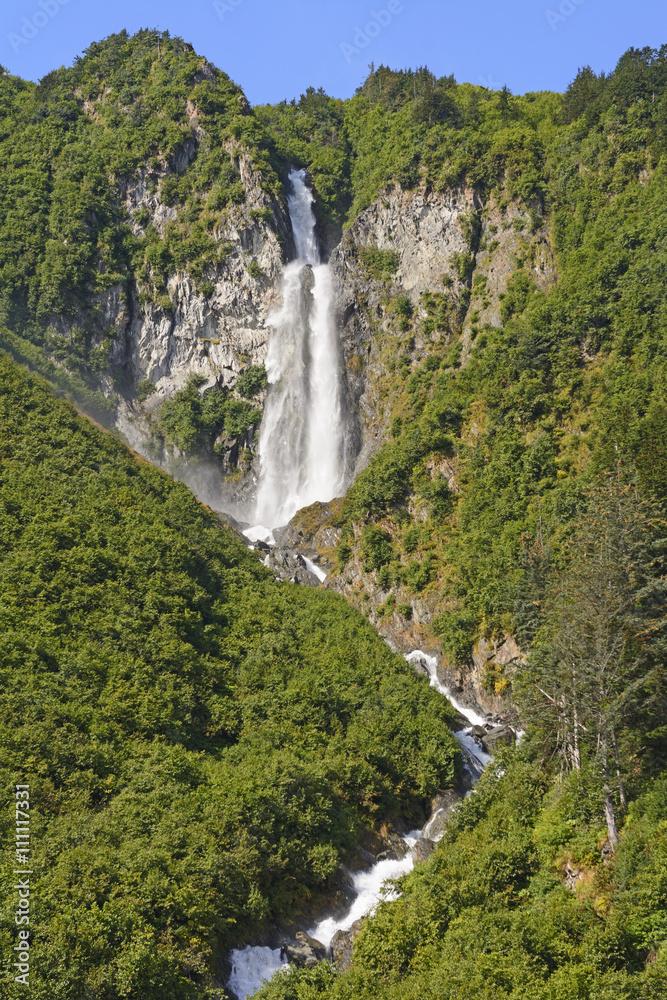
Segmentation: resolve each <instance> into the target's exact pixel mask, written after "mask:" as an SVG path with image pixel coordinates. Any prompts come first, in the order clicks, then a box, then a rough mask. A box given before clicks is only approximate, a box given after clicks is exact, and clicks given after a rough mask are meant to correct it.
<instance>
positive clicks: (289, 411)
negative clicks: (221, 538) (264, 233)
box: [254, 170, 345, 535]
mask: <svg viewBox="0 0 667 1000" xmlns="http://www.w3.org/2000/svg"><path fill="white" fill-rule="evenodd" d="M289 182H290V192H289V194H288V197H287V202H288V206H289V212H290V218H291V221H292V230H293V232H294V243H295V246H296V251H297V260H295V261H293V262H292V263H290V264H288V265H287V266H286V268H285V273H284V277H283V303H282V307H281V308H280V309H279V310H278V311H277V312H276V313H274V314H273V315H272V316H270V317H269V319H268V324H269V326H271V327H272V328H273V333H272V335H271V338H270V341H269V349H268V354H267V358H266V371H267V376H268V379H269V384H270V389H269V394H268V396H267V400H266V405H265V407H264V417H263V419H262V426H261V429H260V435H259V466H260V475H259V488H258V493H257V516H256V523H257V525H260V526H263V527H264V528H265V529H271V528H276V527H279V526H281V525H284V524H287V522H288V521H290V520H291V518H292V517H294V515H295V514H296V512H297V510H300V508H302V507H307V506H308V505H309V504H311V503H313V502H314V501H316V500H321V501H325V502H326V501H327V500H331V499H333V497H335V496H338V495H339V494H340V493H342V492H343V488H344V448H345V420H344V413H343V403H342V394H341V358H340V348H339V344H338V334H337V330H336V323H335V318H334V309H333V283H332V278H331V272H330V270H329V267H328V265H326V264H321V263H320V255H319V250H318V246H317V236H316V232H315V214H314V212H313V195H312V192H311V191H310V188H309V187H308V185H307V183H306V174H305V171H304V170H293V171H291V173H290V176H289ZM254 530H255V531H256V532H257V530H258V529H254ZM267 533H268V532H267ZM260 535H261V532H260Z"/></svg>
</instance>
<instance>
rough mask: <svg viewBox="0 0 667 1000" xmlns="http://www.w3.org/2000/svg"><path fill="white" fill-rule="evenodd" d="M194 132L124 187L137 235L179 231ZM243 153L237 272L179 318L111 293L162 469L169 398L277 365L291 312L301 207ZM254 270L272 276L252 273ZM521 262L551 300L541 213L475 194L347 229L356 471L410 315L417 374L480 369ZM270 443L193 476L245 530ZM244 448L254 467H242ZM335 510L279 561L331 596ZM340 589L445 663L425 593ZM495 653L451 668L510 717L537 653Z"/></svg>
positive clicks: (384, 414) (234, 218) (231, 263)
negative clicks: (506, 702) (146, 386)
mask: <svg viewBox="0 0 667 1000" xmlns="http://www.w3.org/2000/svg"><path fill="white" fill-rule="evenodd" d="M193 127H194V135H195V138H194V139H193V140H192V145H191V146H186V147H185V148H184V149H183V150H182V154H181V155H180V158H179V159H177V160H176V161H175V162H174V163H172V165H171V167H170V168H167V167H166V166H163V168H162V174H161V176H159V177H157V181H156V177H155V171H153V172H152V174H151V172H150V171H149V170H148V168H147V169H146V170H145V171H141V172H140V173H139V174H138V175H137V176H136V177H135V178H134V179H133V180H132V182H131V183H129V184H127V185H125V187H124V188H123V189H122V191H121V196H122V200H123V204H124V207H125V209H126V211H127V213H128V215H129V216H130V218H133V219H135V220H136V219H137V218H139V219H141V222H138V221H134V223H133V225H134V227H135V231H136V232H137V234H140V233H141V232H142V231H143V230H145V228H146V226H148V225H149V224H152V225H153V226H154V227H155V228H156V229H157V230H158V232H161V233H162V232H164V230H165V227H166V226H167V224H168V223H169V221H170V220H172V219H173V218H174V216H175V211H174V209H173V208H170V207H169V206H167V205H165V203H164V201H163V199H162V198H161V182H162V180H163V178H164V177H165V176H167V174H168V171H169V170H173V169H176V170H179V169H180V170H183V169H185V167H186V166H187V164H188V163H189V162H191V160H192V159H193V158H194V156H195V155H196V141H197V139H196V136H197V130H196V120H195V119H193ZM228 152H230V153H231V154H232V155H233V156H235V162H236V165H237V167H238V170H239V172H240V175H241V179H242V183H243V186H244V189H245V194H246V199H245V203H244V204H243V205H237V206H233V207H231V208H230V209H229V210H228V212H227V214H226V221H225V224H224V226H222V227H221V228H220V229H219V231H217V232H216V234H215V236H216V239H217V240H218V241H219V243H220V245H221V246H223V245H224V246H225V247H226V248H227V252H226V255H225V257H224V261H223V262H222V263H219V264H216V265H215V266H211V267H210V268H208V270H207V271H206V273H205V279H206V281H205V283H204V282H199V283H198V282H196V281H195V280H194V279H193V278H192V277H190V276H189V275H188V274H187V273H184V272H181V273H178V274H176V275H173V276H171V277H170V278H169V280H168V286H167V287H168V291H169V298H170V300H171V308H168V309H165V308H164V305H160V304H158V303H155V302H145V301H144V302H142V301H141V299H140V296H139V293H138V292H137V290H136V289H135V290H133V292H132V295H131V296H130V298H129V300H127V299H126V298H125V297H124V296H123V294H121V291H120V289H111V290H109V292H108V293H106V297H105V301H104V303H103V307H104V311H105V320H106V321H107V323H108V324H109V325H111V326H113V328H114V330H115V333H114V340H113V355H112V360H113V363H114V364H115V365H116V366H117V368H121V369H122V370H123V372H124V373H125V383H126V385H128V386H130V387H133V388H132V389H130V391H128V392H127V393H126V395H125V398H124V399H123V400H122V402H121V404H120V406H119V408H118V410H117V413H116V427H117V429H118V430H119V431H121V432H122V434H123V435H124V436H125V437H126V438H127V440H128V441H129V443H130V444H131V445H132V446H133V447H134V448H136V449H137V450H138V451H139V452H143V453H144V454H146V453H148V454H149V455H150V457H151V458H153V460H155V459H156V458H157V460H158V461H160V460H162V461H163V462H166V456H164V455H162V456H160V455H157V456H156V455H155V452H154V450H153V451H151V421H152V419H153V418H154V416H155V414H156V413H157V412H158V411H159V409H160V407H161V405H162V403H163V402H164V400H165V399H167V398H168V397H169V396H171V395H172V394H173V393H174V392H176V391H177V390H179V389H182V388H183V387H184V386H185V385H186V383H187V381H188V379H189V378H190V376H191V375H193V374H195V375H198V376H200V377H201V379H202V385H201V389H200V391H202V392H203V391H205V390H206V389H207V388H210V387H211V386H214V385H217V386H218V387H221V388H229V387H230V386H232V385H233V383H234V382H235V380H236V378H237V376H238V374H239V373H240V372H242V371H243V370H244V369H246V368H247V367H248V366H250V365H256V364H261V363H262V362H263V361H264V358H265V356H266V351H267V341H268V333H269V331H268V329H267V318H268V317H269V315H270V314H271V312H272V311H273V310H274V309H275V308H276V307H277V306H278V305H279V303H280V297H281V278H282V271H283V265H284V263H285V261H286V259H289V258H290V257H291V256H293V255H294V248H293V238H292V232H291V225H290V220H289V217H288V214H287V210H286V207H285V205H283V204H282V203H281V202H280V201H279V200H278V199H276V198H275V197H273V196H271V195H270V194H268V193H267V192H266V191H265V190H264V187H263V178H262V176H261V174H260V173H259V172H258V171H256V170H255V169H254V168H253V165H252V163H251V161H250V159H249V157H248V156H247V155H246V154H244V153H243V152H242V150H241V149H240V148H234V147H232V146H230V149H229V150H228ZM267 210H268V211H267ZM251 262H254V265H256V266H253V267H250V270H249V265H250V264H251ZM519 264H521V265H522V267H523V269H524V271H525V272H526V273H528V274H529V275H530V277H531V278H532V280H533V281H534V282H535V284H536V285H537V287H538V288H540V289H542V290H547V289H548V288H549V287H550V286H551V285H552V284H553V283H554V282H555V280H556V268H555V263H554V259H553V255H552V253H551V249H550V246H549V239H548V232H547V228H546V225H545V224H544V223H543V222H542V221H541V220H540V218H539V216H538V215H537V214H536V213H535V211H534V210H533V211H530V212H529V211H528V210H527V209H526V207H525V206H523V205H521V204H519V203H516V202H515V203H510V204H498V203H497V202H496V201H494V200H491V201H489V202H488V203H486V204H485V203H483V202H482V200H481V199H480V197H479V195H478V194H477V193H476V192H475V191H474V190H472V189H469V188H465V189H460V190H456V191H446V192H442V193H438V192H433V191H425V190H414V191H403V190H401V189H400V188H398V187H396V188H394V189H393V190H391V191H389V192H387V193H385V194H384V195H383V196H382V197H381V198H379V199H378V200H377V201H376V202H375V203H374V204H373V205H372V206H370V207H369V208H368V209H366V210H365V211H364V212H362V213H361V215H360V216H359V217H358V218H357V219H356V220H355V222H354V223H353V224H352V226H351V227H350V228H349V229H348V230H347V232H346V233H345V235H344V237H343V239H342V240H341V242H340V243H339V244H338V246H336V247H335V248H334V250H333V252H332V254H331V258H330V266H331V269H332V272H333V275H334V281H335V284H336V290H337V302H338V324H339V330H340V335H341V345H342V352H343V356H344V383H345V384H344V387H343V388H344V394H345V398H346V404H347V409H348V416H349V425H350V434H349V441H348V447H349V450H350V452H351V454H352V455H353V456H355V458H354V460H353V463H352V464H353V466H354V471H355V473H357V472H359V471H360V470H361V469H363V468H364V467H365V466H366V464H367V463H368V461H369V459H370V457H371V455H372V454H373V453H374V452H375V451H377V450H378V449H379V448H380V447H381V445H382V444H383V442H384V441H385V440H387V437H388V436H389V421H390V414H391V407H392V395H391V394H392V387H391V385H389V384H388V382H387V350H390V351H391V350H394V349H395V347H394V346H392V345H395V341H396V336H397V329H398V326H397V313H396V303H397V302H398V301H402V302H403V303H406V302H407V303H408V306H407V308H409V310H410V312H411V315H412V320H413V321H412V323H411V325H410V337H409V338H408V340H407V341H406V342H405V343H404V344H403V345H402V348H401V349H402V350H403V352H404V358H403V360H404V363H405V364H407V369H406V370H407V373H408V374H409V371H410V368H416V367H417V366H418V365H419V364H420V363H421V362H422V361H423V359H424V357H425V356H427V354H428V353H429V352H430V351H432V350H434V349H438V350H442V349H444V348H448V347H449V346H458V349H459V358H460V363H462V364H465V362H466V357H467V354H468V352H469V350H470V346H471V343H472V341H473V340H474V338H475V336H476V335H477V333H478V332H479V331H480V330H481V329H483V328H484V326H485V325H486V324H489V325H491V326H499V325H500V324H501V315H500V310H501V301H502V297H503V294H504V292H505V290H506V288H507V285H508V282H509V281H510V279H511V278H512V276H513V274H514V273H515V271H516V269H517V267H518V266H519ZM443 289H444V290H446V291H447V294H448V296H449V300H450V301H451V302H452V303H453V304H454V308H453V311H452V314H451V322H450V324H449V326H448V327H447V328H446V329H443V328H436V329H431V330H430V331H429V327H428V324H426V323H424V321H425V320H427V319H428V315H429V313H428V296H429V294H430V295H436V294H438V293H440V294H442V292H443ZM404 308H406V307H405V306H404ZM392 338H393V339H392ZM403 374H405V371H404V373H403ZM143 380H148V381H149V382H150V383H151V384H152V385H153V386H154V387H155V392H154V393H153V394H152V395H150V396H149V397H148V398H146V399H144V400H143V401H140V400H139V398H138V397H137V394H136V387H137V386H138V385H139V384H140V383H141V382H142V381H143ZM254 441H255V436H254V433H253V429H252V428H251V430H250V432H249V433H247V434H246V435H245V437H244V439H243V440H239V441H230V442H228V452H229V460H228V461H222V462H220V461H219V460H218V461H217V462H216V463H210V465H209V466H207V465H205V464H203V465H202V464H201V463H200V464H199V465H198V466H197V467H196V468H195V467H186V466H182V470H183V469H184V470H185V471H184V472H183V475H184V478H186V479H187V480H188V481H189V482H190V484H191V485H192V486H193V488H194V489H195V490H196V492H197V493H198V494H199V495H200V496H201V497H202V499H204V500H206V501H207V502H209V503H211V504H212V506H214V507H216V508H217V509H221V508H224V509H226V510H227V511H228V512H229V513H231V514H232V515H233V516H234V517H236V518H240V519H246V518H247V517H248V516H249V513H248V512H249V510H250V503H251V500H252V497H253V490H254V483H255V482H256V478H257V470H256V453H255V444H254ZM241 451H243V452H244V453H245V456H246V462H245V465H244V464H243V463H241V462H240V460H239V457H238V456H239V453H240V452H241ZM177 457H178V456H177ZM443 462H444V464H445V465H446V468H445V467H443V468H440V467H438V469H434V470H433V474H434V475H435V474H436V473H439V474H442V475H444V476H445V478H446V479H447V481H448V483H449V486H450V488H451V489H452V490H453V491H454V492H456V491H457V490H458V485H457V468H456V461H455V460H452V461H447V460H443ZM441 464H442V463H441ZM225 465H226V466H227V470H226V471H229V469H230V468H231V467H233V466H235V465H236V466H238V468H237V469H236V470H235V474H234V475H233V476H227V478H226V479H224V477H223V475H221V473H224V471H225ZM221 466H222V468H221ZM176 471H178V470H176ZM333 507H335V504H334V505H333ZM333 507H332V505H324V506H320V505H315V508H312V509H311V510H310V511H309V512H306V513H305V515H303V516H298V517H297V518H296V519H295V524H294V525H293V526H292V527H291V528H290V529H289V530H288V531H287V532H284V533H283V536H282V537H281V540H280V546H279V550H278V551H277V552H276V553H274V555H273V556H272V562H271V564H272V565H273V566H274V569H275V571H276V572H277V573H280V574H281V575H283V576H286V577H289V578H292V577H295V578H299V579H300V576H299V574H301V576H303V577H304V578H307V582H309V583H311V584H316V583H317V582H318V581H317V578H316V577H314V576H313V575H312V573H310V572H309V571H308V570H307V569H306V568H305V565H301V562H300V560H301V557H302V556H305V557H306V558H307V559H310V560H313V561H315V562H316V563H319V564H320V566H321V567H322V568H323V569H324V570H325V571H331V570H333V569H334V566H335V555H334V554H335V547H336V545H337V543H338V541H339V540H340V539H339V533H338V531H337V529H336V527H335V517H333V521H332V513H333V514H335V511H334V510H333ZM294 553H296V556H295V555H294ZM295 558H296V560H297V563H299V565H297V564H296V563H295V562H294V559H295ZM283 564H284V565H283ZM326 586H327V587H331V588H332V589H335V590H337V591H338V592H340V593H341V594H343V595H344V596H345V597H346V598H347V599H348V600H350V601H351V602H352V603H353V604H355V605H357V606H358V607H359V608H360V610H362V611H363V612H364V613H366V614H367V615H368V616H369V618H370V620H371V621H373V623H374V624H375V625H376V626H377V627H378V629H379V630H380V632H381V633H382V634H383V635H385V636H386V638H387V639H388V641H389V642H390V643H391V644H392V645H393V646H394V647H395V648H397V649H400V650H402V651H404V652H407V651H410V650H412V649H415V648H423V649H424V650H426V651H429V652H431V653H435V654H439V655H441V654H442V650H441V648H440V646H439V644H438V642H437V640H436V639H435V638H434V636H433V634H432V632H431V630H430V623H431V620H432V618H433V616H434V615H435V614H437V613H438V611H439V610H441V607H439V604H438V602H439V595H438V594H437V593H434V594H429V592H428V591H427V592H426V593H425V594H424V595H421V596H415V594H412V593H410V592H409V590H407V589H405V591H404V592H403V590H401V588H399V590H398V592H397V591H396V588H395V587H394V588H393V591H394V592H393V597H392V598H391V599H390V600H389V601H388V598H389V597H390V594H389V592H385V591H384V590H383V589H382V588H381V587H380V586H379V585H378V584H377V582H376V581H375V579H374V576H373V574H369V573H366V572H365V571H364V568H363V564H362V562H361V561H360V560H359V559H358V558H354V559H352V560H351V561H350V562H349V563H348V564H347V565H346V567H345V569H344V571H342V572H338V573H334V574H333V575H330V576H329V578H328V579H327V583H326ZM401 607H402V609H403V611H402V612H401V613H399V610H397V609H398V608H401ZM406 607H409V609H410V613H409V615H408V616H406V614H405V609H406ZM487 646H488V644H485V643H483V642H482V643H481V644H479V645H478V647H477V648H476V650H475V655H474V662H473V663H472V664H469V665H468V666H467V667H464V668H462V669H459V668H457V667H456V665H455V664H447V663H446V662H443V669H444V670H445V672H446V676H447V680H448V683H450V684H452V685H453V686H454V687H455V688H457V689H458V690H459V691H461V692H465V694H466V696H467V697H468V700H475V701H477V703H478V704H479V705H481V706H482V707H483V708H484V709H485V710H486V711H489V712H492V713H496V712H498V711H499V710H500V708H501V707H502V706H501V701H500V700H499V697H498V696H497V694H493V693H491V694H490V693H489V692H490V691H493V673H494V670H495V669H496V667H497V666H498V665H501V666H506V665H507V664H509V663H511V662H512V661H513V660H515V659H517V658H518V657H519V656H520V655H521V654H520V651H519V650H518V649H516V647H515V646H514V645H513V644H512V640H510V639H509V638H508V639H507V640H506V641H505V642H504V643H502V644H500V645H497V646H493V648H491V647H490V646H489V647H488V648H487ZM501 694H502V692H501Z"/></svg>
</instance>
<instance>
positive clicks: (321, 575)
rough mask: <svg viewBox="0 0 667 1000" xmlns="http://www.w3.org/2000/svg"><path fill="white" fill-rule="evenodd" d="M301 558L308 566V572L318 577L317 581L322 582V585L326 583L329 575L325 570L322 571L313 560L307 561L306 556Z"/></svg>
mask: <svg viewBox="0 0 667 1000" xmlns="http://www.w3.org/2000/svg"><path fill="white" fill-rule="evenodd" d="M301 558H302V559H303V561H304V563H305V564H306V569H307V570H308V572H309V573H312V574H313V575H314V576H316V577H317V579H318V580H319V581H320V583H324V581H325V580H326V578H327V574H326V573H325V572H324V570H323V569H320V567H319V566H318V565H317V563H314V562H313V560H312V559H307V558H306V556H301Z"/></svg>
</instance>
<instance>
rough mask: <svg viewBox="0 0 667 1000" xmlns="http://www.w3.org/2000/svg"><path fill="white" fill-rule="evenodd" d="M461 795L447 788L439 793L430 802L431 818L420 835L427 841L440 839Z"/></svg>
mask: <svg viewBox="0 0 667 1000" xmlns="http://www.w3.org/2000/svg"><path fill="white" fill-rule="evenodd" d="M461 798H462V796H461V793H460V792H457V791H455V789H453V788H448V789H447V791H445V792H439V793H438V795H436V796H435V798H434V799H433V801H432V802H431V818H430V819H429V821H428V823H427V824H426V826H425V827H424V829H423V831H422V833H423V836H424V837H426V838H427V839H428V840H435V839H436V838H440V837H441V836H442V834H443V833H444V830H445V825H446V823H447V820H448V819H449V816H450V815H451V812H452V809H454V807H455V806H457V805H458V804H459V802H460V801H461Z"/></svg>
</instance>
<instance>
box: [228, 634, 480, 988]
mask: <svg viewBox="0 0 667 1000" xmlns="http://www.w3.org/2000/svg"><path fill="white" fill-rule="evenodd" d="M405 658H406V660H407V661H408V663H411V664H413V666H421V667H423V668H424V669H425V670H426V671H427V673H428V676H429V681H430V684H431V687H434V688H435V689H436V690H437V691H439V692H440V694H442V695H444V696H445V697H446V698H448V699H449V701H450V702H451V704H452V705H453V707H454V708H455V709H456V711H457V712H458V714H459V715H461V716H462V717H463V718H464V719H467V720H468V722H470V727H468V728H467V729H463V730H460V731H459V732H455V733H454V735H455V737H456V739H457V740H458V741H459V744H460V746H461V750H462V752H463V757H464V765H465V767H466V769H467V771H468V773H469V775H470V776H471V778H472V779H473V781H476V780H477V779H478V778H479V777H480V776H481V774H482V772H483V771H484V768H485V767H486V766H487V765H488V764H489V763H490V762H491V761H492V759H493V758H492V757H491V756H490V755H489V754H487V753H485V752H484V751H483V750H482V748H481V747H480V745H479V744H478V743H477V742H476V740H475V739H474V738H473V737H472V736H471V735H470V728H471V727H472V726H481V725H484V724H485V723H486V719H484V718H482V716H481V715H479V714H478V713H477V712H475V711H474V710H472V709H469V708H466V707H465V706H464V705H461V704H460V703H459V702H457V701H456V700H455V699H454V698H453V697H452V695H451V693H450V691H449V689H448V688H447V687H445V685H444V684H442V683H441V681H440V680H439V679H438V676H437V672H436V671H437V665H438V661H437V659H436V657H434V656H428V654H426V653H423V652H422V651H421V650H415V651H414V652H413V653H410V654H409V655H408V656H406V657H405ZM441 812H442V810H441V809H438V810H437V811H436V812H435V813H434V814H433V816H431V817H430V819H429V821H428V822H427V823H426V825H425V826H424V828H423V830H412V831H411V832H410V833H408V834H406V835H405V836H404V837H403V838H402V839H403V840H404V842H405V843H406V845H407V846H408V848H411V847H414V845H415V844H416V843H417V841H418V840H419V839H420V838H421V837H428V838H429V839H433V840H439V839H440V836H439V835H436V836H435V837H433V838H431V837H430V830H431V829H432V828H433V827H434V824H435V823H436V821H437V819H438V816H439V814H440V813H441ZM413 867H414V860H413V857H412V853H411V851H408V853H407V854H406V855H405V857H403V858H401V859H400V860H389V859H385V860H382V861H378V862H377V863H376V864H374V865H373V866H372V867H371V868H369V869H366V870H364V871H360V872H357V873H356V874H355V875H354V876H353V878H354V882H353V888H354V892H355V898H354V900H353V901H352V904H351V906H350V908H349V909H348V910H347V912H346V913H345V914H344V915H343V916H342V917H338V918H334V917H324V919H323V920H321V921H320V922H319V923H318V924H316V925H315V926H314V927H311V928H310V929H309V930H308V932H307V933H308V934H309V935H310V937H312V938H315V940H316V941H320V942H321V943H322V944H323V945H325V947H327V948H328V947H329V946H330V945H331V942H332V940H333V937H334V935H335V934H336V932H337V931H346V930H349V929H350V927H351V926H352V924H354V923H355V922H356V921H357V920H359V919H360V918H361V917H364V916H367V915H368V914H369V913H372V912H373V910H374V909H375V907H376V906H377V904H378V903H379V902H380V901H381V900H390V899H395V898H396V895H397V893H396V891H395V890H394V889H393V888H392V887H391V883H392V882H393V881H394V880H395V879H397V878H400V876H401V875H406V874H407V873H408V872H410V871H412V869H413ZM387 883H390V884H389V885H387ZM230 958H231V963H232V974H231V976H230V979H229V984H228V985H229V987H230V988H231V989H232V990H233V991H234V993H235V994H236V995H237V997H238V998H239V1000H246V998H247V997H250V996H252V994H253V993H255V992H256V991H257V990H258V989H259V988H260V986H261V985H262V983H263V982H265V981H266V980H268V979H271V977H272V976H274V975H275V974H276V972H278V971H279V970H280V969H285V968H288V966H287V964H286V963H285V962H284V961H283V959H282V957H281V950H280V948H267V947H255V946H253V945H248V946H247V947H246V948H237V949H236V950H235V951H233V952H232V953H231V956H230Z"/></svg>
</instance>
